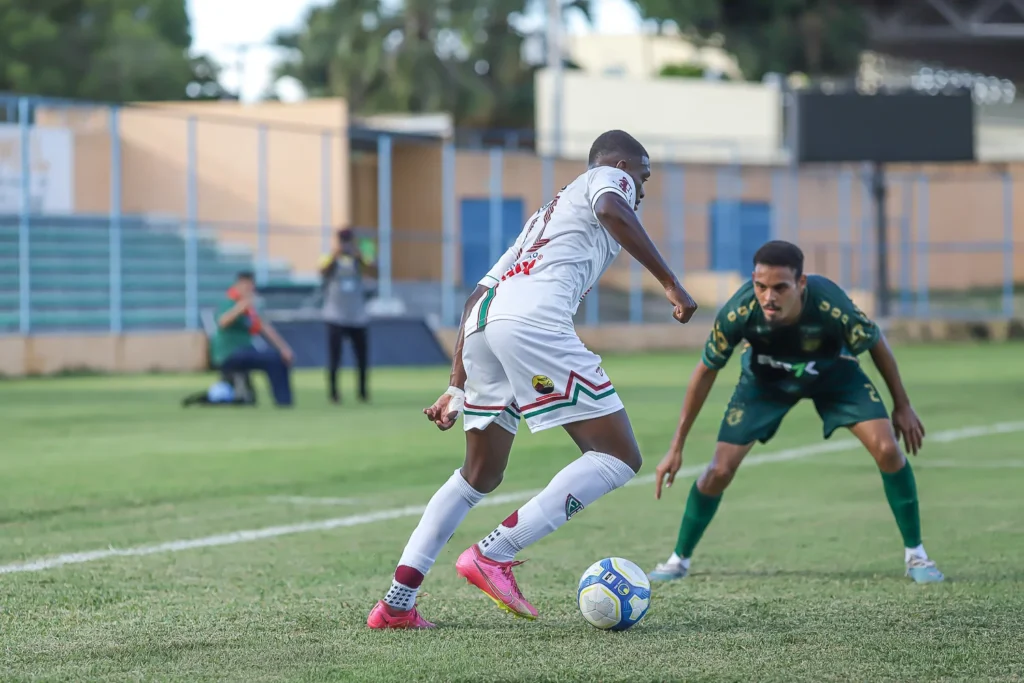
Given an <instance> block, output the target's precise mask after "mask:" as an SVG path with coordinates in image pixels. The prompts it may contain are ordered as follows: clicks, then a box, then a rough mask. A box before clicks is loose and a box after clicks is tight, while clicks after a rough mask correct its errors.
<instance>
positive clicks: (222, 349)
mask: <svg viewBox="0 0 1024 683" xmlns="http://www.w3.org/2000/svg"><path fill="white" fill-rule="evenodd" d="M255 293H256V281H255V278H254V277H253V274H252V273H249V272H242V273H239V274H238V276H237V278H236V279H235V284H234V285H233V286H232V287H231V288H230V289H229V290H228V291H227V299H226V300H225V302H224V303H223V304H222V305H221V306H220V307H219V308H218V309H217V333H216V334H215V335H214V336H213V338H212V339H211V341H210V355H211V357H212V359H213V363H214V365H216V366H217V367H218V368H220V370H221V371H222V372H236V371H252V370H262V371H263V372H265V373H266V374H267V379H268V380H270V389H271V392H272V393H273V394H274V402H275V403H276V404H277V405H278V406H290V405H292V381H291V364H292V360H293V358H294V354H293V353H292V350H291V347H289V346H288V344H287V343H286V342H285V340H284V339H282V338H281V335H279V334H278V333H277V330H275V329H274V327H273V325H271V324H270V323H269V322H268V321H266V320H262V319H261V318H260V317H259V315H258V314H257V313H256V308H255V305H254V302H253V298H254V296H255ZM257 335H262V336H264V337H266V339H267V341H269V342H270V343H271V345H273V347H274V348H273V349H257V348H256V347H255V346H254V345H253V337H255V336H257Z"/></svg>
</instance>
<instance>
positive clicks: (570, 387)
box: [367, 130, 697, 628]
mask: <svg viewBox="0 0 1024 683" xmlns="http://www.w3.org/2000/svg"><path fill="white" fill-rule="evenodd" d="M650 175H651V165H650V159H649V156H648V154H647V151H646V150H645V149H644V148H643V146H642V145H641V144H640V143H639V142H637V141H636V140H635V139H634V138H633V137H632V136H630V135H629V134H628V133H625V132H623V131H618V130H616V131H609V132H607V133H604V134H603V135H601V136H600V137H598V138H597V140H596V141H595V142H594V144H593V146H592V147H591V150H590V158H589V168H588V170H587V172H586V173H584V174H583V175H581V176H579V177H578V178H577V179H576V180H574V181H573V182H572V183H570V184H569V185H567V186H566V187H564V188H562V190H561V191H560V192H558V193H557V194H556V195H555V197H554V199H552V200H551V201H550V202H549V203H548V204H547V205H546V206H544V207H542V208H541V209H540V210H539V211H538V212H537V213H535V214H534V215H533V216H531V217H530V219H529V220H528V221H527V223H526V225H525V226H524V227H523V231H522V232H521V233H520V235H519V237H518V238H517V239H516V241H515V244H513V245H512V247H510V248H509V250H508V251H507V252H505V254H504V255H503V256H502V257H501V258H500V259H499V260H498V262H497V263H496V264H495V265H494V267H493V268H491V270H490V272H488V273H487V275H486V276H485V277H484V278H483V279H482V280H481V281H480V282H479V284H478V285H477V287H476V289H475V291H474V292H473V294H472V295H471V296H470V297H469V299H468V300H467V301H466V306H465V308H464V309H463V317H462V326H461V329H460V331H459V336H458V340H457V342H456V345H455V352H454V354H453V361H452V373H451V377H450V380H449V385H450V386H449V388H448V390H447V391H446V392H445V393H444V394H442V395H441V397H440V398H438V399H437V401H436V402H435V403H434V405H432V406H431V407H430V408H427V409H426V410H424V411H423V412H424V413H425V414H426V416H427V418H428V419H429V420H431V421H432V422H434V424H435V425H437V427H438V429H441V430H442V431H443V430H447V429H450V428H451V427H452V426H453V425H454V424H455V422H456V420H457V419H458V417H459V415H460V414H464V415H465V418H464V423H465V431H466V460H465V462H464V464H463V465H462V468H461V469H458V470H456V471H455V473H454V474H453V475H452V476H451V478H449V480H448V481H447V482H446V483H445V484H444V486H442V487H441V488H440V489H439V490H438V491H437V493H435V494H434V496H433V498H431V499H430V502H429V503H428V504H427V507H426V510H424V512H423V516H422V517H421V518H420V522H419V524H418V525H417V527H416V529H415V530H414V531H413V533H412V536H411V537H410V538H409V542H408V544H407V545H406V546H405V550H404V551H403V552H402V557H401V559H400V560H399V564H398V568H397V569H396V570H395V575H394V580H393V581H392V584H391V588H390V590H388V592H387V594H386V595H385V597H384V599H383V600H381V601H379V602H378V603H377V605H376V606H375V607H374V608H373V610H372V611H371V612H370V615H369V617H368V618H367V625H368V626H369V627H370V628H431V627H433V626H434V625H433V624H431V623H430V622H429V621H427V620H425V619H424V618H423V617H421V616H420V614H419V612H418V610H417V609H416V594H417V592H418V591H419V587H420V584H421V583H422V582H423V578H424V576H425V575H426V574H427V572H428V571H430V568H431V567H432V566H433V564H434V561H435V560H436V559H437V556H438V554H439V553H440V552H441V549H442V548H443V547H444V545H445V544H446V543H447V542H448V541H449V539H451V537H452V535H453V534H454V533H455V530H456V528H457V527H458V526H459V524H460V523H461V522H462V520H463V519H464V518H465V516H466V514H467V513H468V512H469V510H470V509H471V508H472V507H473V506H474V505H476V504H477V503H479V502H480V501H481V499H483V497H484V496H485V495H487V494H488V493H490V492H492V491H494V489H496V488H497V487H498V484H500V483H501V478H502V475H503V473H504V471H505V466H506V465H507V463H508V456H509V452H510V451H511V449H512V441H513V439H514V438H515V434H516V429H517V427H518V425H519V421H520V418H523V419H525V420H526V425H527V426H528V427H529V428H530V431H531V432H537V431H540V430H543V429H548V428H550V427H557V426H561V427H563V428H564V429H565V430H566V431H567V432H568V433H569V436H570V437H572V439H573V441H575V442H576V445H577V446H578V447H579V449H580V451H581V452H582V454H583V455H582V456H581V457H580V458H579V459H577V460H576V461H574V462H572V463H570V464H569V465H568V466H567V467H566V468H565V469H563V470H562V471H561V472H559V473H558V474H556V475H555V477H554V479H552V480H551V483H549V484H548V486H547V488H545V489H544V490H543V491H541V492H540V493H538V494H537V495H536V496H534V497H533V499H531V500H530V501H529V502H527V503H526V504H525V505H523V506H522V507H521V508H519V509H518V510H516V511H514V512H512V514H510V515H509V516H508V517H507V518H506V519H505V520H504V521H503V522H502V523H501V524H499V525H498V527H497V528H496V529H495V530H494V531H492V532H491V533H490V534H488V535H487V536H486V537H485V538H483V539H481V540H480V541H479V542H478V543H475V544H473V545H472V546H470V547H469V548H468V549H467V550H466V551H465V552H463V553H462V555H461V556H460V557H459V558H458V560H457V562H456V564H455V567H456V571H458V573H459V574H460V575H461V576H463V577H464V578H465V579H466V580H468V581H469V582H470V583H471V584H473V585H475V586H476V587H477V588H479V589H480V590H482V591H483V592H484V593H485V594H486V595H487V596H488V597H490V598H491V599H492V600H494V602H495V603H497V605H498V606H499V607H501V608H502V609H504V610H506V611H508V612H511V613H512V614H514V615H516V616H520V617H525V618H527V619H534V618H536V617H537V610H536V609H535V608H534V607H533V605H531V604H530V603H529V602H527V600H526V598H524V597H523V594H522V592H521V591H520V590H519V586H518V585H517V584H516V580H515V577H514V576H513V575H512V568H513V567H515V566H516V565H518V564H520V563H519V562H516V561H515V556H516V554H517V553H518V552H519V551H521V550H522V549H523V548H525V547H526V546H528V545H530V544H532V543H535V542H537V541H539V540H540V539H541V538H543V537H544V536H546V535H548V534H549V533H551V532H552V531H554V530H555V529H557V528H559V527H560V526H561V525H562V524H564V523H565V522H567V521H568V520H569V519H570V518H572V517H573V516H574V515H575V514H577V513H578V512H579V511H580V510H583V509H584V508H586V507H588V506H589V505H591V504H592V503H594V502H595V501H596V500H597V499H598V498H600V497H601V496H603V495H605V494H607V493H610V492H611V491H613V490H615V489H617V488H619V487H620V486H622V485H624V484H625V483H627V482H628V481H629V480H630V479H632V478H633V477H634V476H635V475H636V472H637V471H639V469H640V464H641V457H640V449H639V447H638V446H637V443H636V439H635V438H634V436H633V430H632V427H631V426H630V423H629V418H628V417H627V416H626V411H625V409H624V408H623V405H622V401H621V400H619V397H618V395H617V394H616V393H615V388H614V387H613V386H612V383H611V381H610V380H609V379H608V377H607V376H606V375H605V373H604V371H603V370H602V369H601V358H600V356H597V355H596V354H594V353H592V352H591V351H589V350H588V349H587V348H586V347H585V346H584V345H583V342H581V341H580V339H579V337H577V336H576V332H575V329H574V327H573V321H572V316H573V314H574V313H575V312H576V310H577V308H578V307H579V304H580V302H581V301H582V300H583V297H585V296H586V294H587V292H589V291H590V289H591V288H592V287H594V286H596V285H597V282H598V280H599V279H600V277H601V275H602V274H603V273H604V272H605V270H607V268H608V266H609V265H611V263H612V261H613V260H615V257H616V256H617V255H618V253H619V251H620V250H621V249H622V248H623V247H624V248H625V249H626V251H627V252H628V253H629V254H631V255H632V256H633V257H634V258H636V259H637V260H638V261H639V262H640V263H641V264H642V265H643V266H644V267H645V268H647V270H648V271H650V272H651V274H652V275H654V277H655V278H657V280H658V282H660V283H661V284H662V286H664V288H665V296H666V297H667V298H668V300H669V303H671V304H672V306H673V308H674V310H673V317H674V318H675V319H676V320H678V321H679V322H682V323H685V322H687V321H688V320H689V319H690V317H691V316H692V315H693V313H694V311H695V310H696V309H697V305H696V304H695V303H694V301H693V299H692V298H691V297H690V295H689V294H687V293H686V290H684V289H683V288H682V286H680V284H679V281H678V279H677V278H676V276H675V275H674V274H673V273H672V271H671V270H670V269H669V267H668V266H667V265H666V263H665V261H664V259H663V258H662V257H661V255H660V254H659V253H658V249H657V247H655V245H654V244H653V242H651V240H650V238H649V237H648V235H647V233H646V231H645V230H644V228H643V226H642V225H641V224H640V221H639V219H638V218H637V215H636V210H637V208H639V206H640V200H642V199H643V197H644V190H643V185H644V182H646V181H647V179H648V178H649V177H650Z"/></svg>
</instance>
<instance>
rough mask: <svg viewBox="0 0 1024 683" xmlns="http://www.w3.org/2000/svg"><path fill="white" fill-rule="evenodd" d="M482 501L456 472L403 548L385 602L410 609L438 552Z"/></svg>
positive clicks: (478, 493)
mask: <svg viewBox="0 0 1024 683" xmlns="http://www.w3.org/2000/svg"><path fill="white" fill-rule="evenodd" d="M483 497H484V494H482V493H480V492H479V491H477V490H476V489H474V488H473V487H472V486H470V485H469V483H468V482H467V481H466V480H465V479H463V478H462V473H461V472H460V471H459V470H455V474H453V475H452V476H451V477H450V478H449V479H448V481H446V482H445V483H444V486H442V487H441V488H439V489H438V490H437V493H435V494H434V496H433V497H432V498H431V499H430V502H429V503H427V508H426V510H424V511H423V516H422V517H420V523H419V524H417V525H416V528H415V529H414V530H413V532H412V536H410V537H409V542H408V543H406V544H405V550H403V551H402V558H401V559H400V560H399V561H398V568H397V569H396V570H395V578H394V579H393V580H392V582H391V589H390V590H389V591H388V592H387V595H385V596H384V602H386V603H387V604H388V605H390V606H391V607H394V608H395V609H398V610H410V609H412V608H413V606H414V605H415V604H416V594H417V593H418V592H419V590H420V584H421V583H422V582H423V577H425V576H426V575H427V572H429V571H430V568H431V567H433V566H434V561H435V560H437V556H438V555H439V554H440V552H441V549H442V548H444V546H445V544H446V543H448V541H449V540H451V537H452V535H453V534H454V533H455V530H456V529H457V528H458V527H459V524H461V523H462V520H463V519H465V518H466V514H467V513H468V512H469V511H470V509H471V508H472V507H473V506H474V505H476V504H477V503H479V502H480V501H481V500H482V499H483Z"/></svg>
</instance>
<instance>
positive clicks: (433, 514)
mask: <svg viewBox="0 0 1024 683" xmlns="http://www.w3.org/2000/svg"><path fill="white" fill-rule="evenodd" d="M514 439H515V435H514V434H512V433H511V432H508V431H506V430H505V429H504V428H502V427H501V426H499V425H498V424H496V423H491V424H490V425H489V426H488V427H487V428H486V429H483V430H479V429H473V430H470V431H467V432H466V461H465V463H463V465H462V468H461V469H458V470H456V471H455V473H454V474H452V476H451V477H450V478H449V479H448V481H447V482H445V484H444V486H442V487H441V488H440V489H439V490H438V491H437V493H435V494H434V496H433V497H432V498H431V499H430V502H429V503H427V507H426V509H425V510H424V511H423V516H422V517H421V518H420V522H419V524H418V525H417V526H416V529H415V530H414V531H413V532H412V536H411V537H410V538H409V542H408V543H407V544H406V546H405V550H404V551H403V552H402V558H401V559H400V560H399V563H398V568H397V569H396V570H395V577H394V579H393V580H392V582H391V589H390V590H389V591H388V592H387V595H385V596H384V599H383V600H381V601H380V602H378V603H377V605H376V607H374V608H373V611H371V612H370V616H369V617H368V618H367V625H368V626H369V627H370V628H431V627H433V624H431V623H430V622H428V621H426V620H425V619H423V617H421V616H420V615H419V612H418V611H417V609H416V594H417V593H418V592H419V588H420V585H421V584H422V583H423V578H424V577H425V576H426V574H427V572H429V571H430V568H431V567H433V566H434V561H435V560H436V559H437V556H438V554H440V552H441V549H442V548H444V546H445V544H446V543H447V542H448V541H449V539H451V537H452V534H454V533H455V530H456V529H457V528H458V526H459V524H461V523H462V520H463V519H465V517H466V514H467V513H468V512H469V511H470V509H472V508H473V506H474V505H476V504H477V503H479V502H480V501H481V500H482V499H483V497H484V496H485V495H486V494H488V493H490V492H491V491H493V490H494V489H496V488H497V487H498V485H499V484H500V483H501V479H502V477H503V476H504V474H505V467H506V466H507V465H508V455H509V452H510V451H511V450H512V441H513V440H514Z"/></svg>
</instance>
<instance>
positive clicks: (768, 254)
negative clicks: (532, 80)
mask: <svg viewBox="0 0 1024 683" xmlns="http://www.w3.org/2000/svg"><path fill="white" fill-rule="evenodd" d="M758 265H762V266H782V267H785V268H791V269H792V270H793V271H794V272H795V273H796V276H797V277H800V276H801V275H803V274H804V252H802V251H800V247H798V246H796V245H795V244H793V243H792V242H786V241H785V240H772V241H771V242H765V243H764V244H762V245H761V248H760V249H758V250H757V253H755V254H754V267H755V268H756V267H757V266H758Z"/></svg>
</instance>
